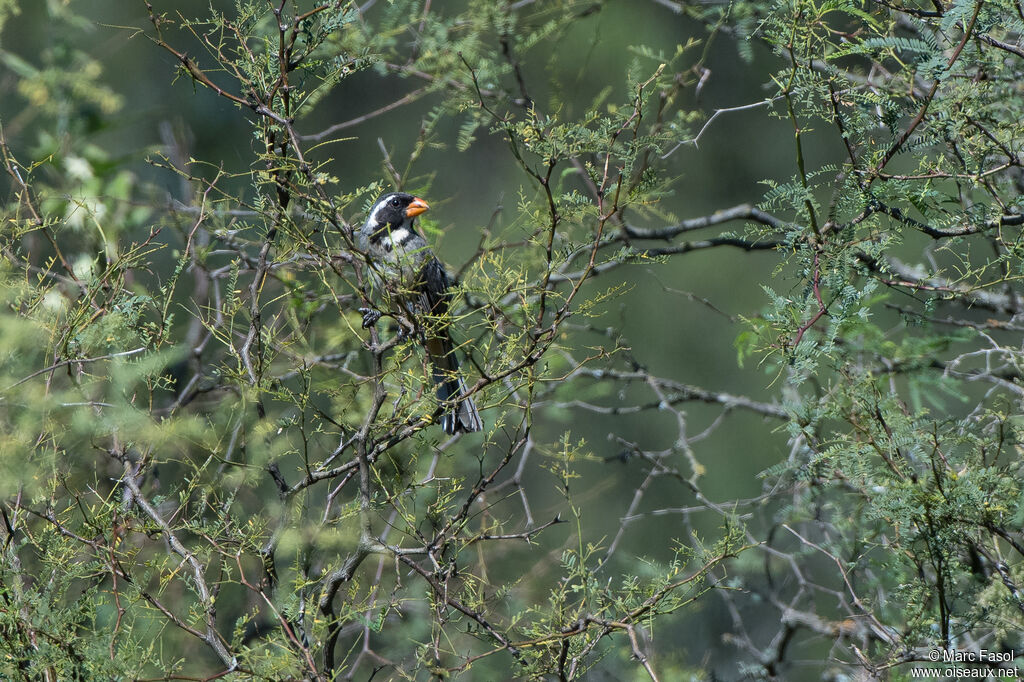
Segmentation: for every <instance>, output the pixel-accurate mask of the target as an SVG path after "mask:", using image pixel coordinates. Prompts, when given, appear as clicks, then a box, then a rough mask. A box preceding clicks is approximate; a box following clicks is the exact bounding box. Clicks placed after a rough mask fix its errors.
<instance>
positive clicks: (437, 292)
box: [357, 192, 484, 435]
mask: <svg viewBox="0 0 1024 682" xmlns="http://www.w3.org/2000/svg"><path fill="white" fill-rule="evenodd" d="M429 208H430V206H429V205H427V202H426V201H424V200H423V199H420V198H419V197H416V196H413V195H412V194H407V193H406V192H388V193H386V194H383V195H381V196H380V197H379V198H378V199H377V201H376V202H374V204H373V208H371V209H370V212H369V213H368V214H367V216H366V222H365V223H363V226H362V228H361V229H360V230H359V234H358V241H357V245H358V247H359V249H360V250H361V251H363V253H365V254H366V255H367V257H368V258H369V261H370V263H371V264H372V268H371V272H373V276H372V277H371V279H373V280H376V284H378V285H380V288H381V289H383V290H384V291H385V292H390V294H391V297H392V300H393V301H397V302H398V304H399V305H401V306H402V308H403V309H404V312H405V313H407V314H408V315H409V317H410V318H411V319H412V321H413V324H416V321H417V320H420V319H422V317H423V316H425V315H428V316H430V317H431V318H433V320H432V321H431V323H430V324H428V325H417V326H418V327H419V330H420V333H419V334H418V337H419V339H420V341H421V343H422V345H423V347H424V349H425V350H426V353H427V357H428V359H429V360H430V364H431V371H432V375H433V376H432V378H433V380H434V383H435V384H436V385H437V399H438V402H439V403H440V406H441V409H442V410H443V412H442V414H441V428H442V429H443V430H444V432H445V433H447V434H449V435H455V434H457V433H473V432H475V431H482V430H483V428H484V426H483V421H482V420H481V419H480V413H479V411H477V408H476V404H475V403H474V402H473V398H472V397H470V396H467V395H466V392H467V391H466V384H465V382H464V381H463V378H462V374H461V373H460V371H459V360H458V358H457V357H456V355H455V347H454V344H453V343H452V338H451V334H450V327H451V322H450V320H448V318H447V315H448V308H449V305H450V302H451V296H452V294H451V290H450V288H449V287H450V284H449V280H448V273H447V272H446V271H445V268H444V265H442V264H441V262H440V261H439V260H438V259H437V257H436V256H434V252H433V251H431V249H430V245H429V244H427V240H426V239H424V238H423V237H422V236H421V235H420V234H419V232H417V231H416V229H415V226H414V224H413V223H414V221H415V219H416V216H418V215H420V214H422V213H425V212H426V211H427V210H428V209H429ZM360 312H363V313H364V315H363V327H364V328H367V327H370V326H373V325H374V324H375V323H376V322H377V320H378V319H379V318H380V316H381V313H380V311H378V310H375V309H373V308H360Z"/></svg>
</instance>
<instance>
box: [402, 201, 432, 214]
mask: <svg viewBox="0 0 1024 682" xmlns="http://www.w3.org/2000/svg"><path fill="white" fill-rule="evenodd" d="M429 209H430V206H428V205H427V202H425V201H423V199H420V198H419V197H416V198H415V199H413V200H412V203H411V204H409V208H407V209H405V217H406V218H415V217H416V216H418V215H419V214H420V213H426V212H427V211H428V210H429Z"/></svg>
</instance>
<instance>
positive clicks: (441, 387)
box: [425, 337, 484, 435]
mask: <svg viewBox="0 0 1024 682" xmlns="http://www.w3.org/2000/svg"><path fill="white" fill-rule="evenodd" d="M425 345H426V348H427V354H428V355H429V356H430V363H431V369H432V371H433V375H434V383H436V384H437V400H438V402H440V403H441V408H442V409H443V410H444V413H443V414H442V415H441V428H442V429H444V432H445V433H447V434H450V435H454V434H456V433H473V432H474V431H482V430H483V428H484V423H483V421H482V420H481V419H480V412H478V411H477V409H476V403H474V402H473V399H472V398H470V397H469V396H467V395H466V382H464V381H463V380H462V375H460V374H459V361H458V359H456V357H455V351H454V350H453V349H452V344H451V341H449V340H448V339H445V338H437V337H435V338H430V339H427V340H426V344H425Z"/></svg>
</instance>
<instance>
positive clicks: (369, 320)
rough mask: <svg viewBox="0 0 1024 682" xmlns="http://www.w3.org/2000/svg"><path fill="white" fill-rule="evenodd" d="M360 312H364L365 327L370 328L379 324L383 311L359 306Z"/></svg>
mask: <svg viewBox="0 0 1024 682" xmlns="http://www.w3.org/2000/svg"><path fill="white" fill-rule="evenodd" d="M359 312H361V313H362V314H363V329H369V328H370V327H372V326H373V325H375V324H377V320H379V319H380V316H381V312H380V311H379V310H376V309H374V308H359Z"/></svg>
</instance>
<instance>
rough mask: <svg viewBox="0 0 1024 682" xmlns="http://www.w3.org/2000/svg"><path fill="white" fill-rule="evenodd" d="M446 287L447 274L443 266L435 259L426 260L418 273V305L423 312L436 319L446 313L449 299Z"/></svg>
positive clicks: (449, 293)
mask: <svg viewBox="0 0 1024 682" xmlns="http://www.w3.org/2000/svg"><path fill="white" fill-rule="evenodd" d="M448 286H449V282H448V273H447V272H445V271H444V266H443V265H441V262H440V261H439V260H437V259H436V258H434V257H430V258H428V259H427V262H426V263H425V264H424V265H423V270H422V271H421V272H420V287H419V288H420V305H421V306H422V308H423V311H424V312H426V313H427V314H428V315H435V316H438V317H440V316H443V315H446V314H447V313H448V303H449V300H450V299H451V292H450V291H449V290H448Z"/></svg>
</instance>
